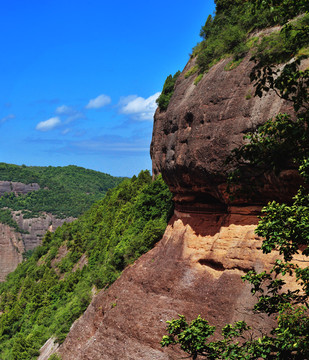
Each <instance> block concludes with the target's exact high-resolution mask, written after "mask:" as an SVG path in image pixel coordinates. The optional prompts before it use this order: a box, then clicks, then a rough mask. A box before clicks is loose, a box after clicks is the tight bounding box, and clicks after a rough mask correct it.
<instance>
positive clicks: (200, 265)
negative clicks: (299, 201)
mask: <svg viewBox="0 0 309 360" xmlns="http://www.w3.org/2000/svg"><path fill="white" fill-rule="evenodd" d="M229 61H230V60H229V59H226V60H222V61H220V62H219V63H217V64H216V65H215V66H213V67H212V68H211V69H210V71H209V72H208V73H207V74H206V75H204V77H203V79H202V80H201V81H200V82H199V83H198V85H197V86H195V85H194V84H193V77H192V76H191V77H188V78H186V77H185V76H184V74H185V73H186V72H187V71H188V70H189V69H190V68H192V67H193V66H194V60H191V61H189V63H188V65H187V66H186V68H185V69H184V71H183V73H182V74H181V75H180V77H179V78H178V80H177V83H176V86H175V92H174V94H173V96H172V98H171V101H170V104H169V106H168V109H167V111H160V110H159V109H158V110H157V111H156V114H155V121H154V129H153V138H152V144H151V156H152V161H153V173H154V174H158V173H161V174H162V176H163V177H164V179H165V181H166V182H167V184H168V185H169V188H170V190H171V191H172V193H173V195H174V201H175V212H174V216H173V217H172V219H171V220H170V223H169V225H168V227H167V229H166V231H165V234H164V236H163V239H162V240H161V241H160V242H159V243H158V244H157V245H156V247H155V248H154V249H153V250H151V251H150V252H148V253H147V254H146V255H143V256H142V257H141V258H140V259H139V260H138V261H137V262H136V263H135V264H134V265H133V266H131V267H128V268H127V269H126V270H125V271H124V273H123V274H122V276H121V277H120V279H118V280H117V281H116V282H115V283H114V284H113V285H112V286H111V287H110V289H109V290H107V291H104V290H103V291H101V292H100V293H99V294H98V295H97V296H95V297H94V299H93V301H92V303H91V304H90V306H89V307H88V309H87V311H86V312H85V314H84V315H83V316H82V317H81V318H80V319H79V320H78V321H76V322H75V323H74V324H73V326H72V328H71V330H70V333H69V335H68V337H67V338H66V340H65V342H64V343H63V345H62V346H61V347H60V349H59V353H60V354H61V355H62V357H63V359H65V360H70V359H93V360H95V359H115V360H116V359H119V356H120V355H121V358H122V359H135V360H136V359H144V360H145V359H149V360H150V359H151V360H153V359H178V358H180V356H183V354H180V352H179V350H178V349H176V348H174V349H172V348H164V349H162V348H161V347H160V344H159V342H160V339H161V338H162V336H163V335H164V334H165V327H166V321H167V320H170V319H172V318H175V317H177V314H184V315H185V316H186V317H187V318H188V319H189V320H191V319H193V318H195V317H197V316H198V315H199V314H200V315H201V316H202V317H204V318H206V319H207V320H208V321H209V322H210V323H211V324H214V325H217V326H219V328H220V326H222V325H224V324H226V323H228V322H233V321H237V320H245V321H247V322H248V324H249V325H251V326H252V328H253V329H254V331H255V332H256V333H259V334H261V332H265V331H267V330H268V329H270V328H271V326H272V324H273V319H272V318H271V317H264V316H262V315H257V314H253V312H252V308H253V305H254V303H255V302H256V299H255V298H254V297H253V296H252V294H251V292H250V285H249V284H247V283H243V282H242V280H241V276H243V275H244V274H246V273H247V272H248V271H249V270H253V269H254V270H256V271H261V270H262V269H269V268H270V267H271V266H272V265H273V263H274V260H275V259H276V258H277V257H278V254H276V253H274V252H273V253H271V254H270V255H264V254H263V253H262V252H261V251H260V247H261V239H260V238H258V237H257V236H256V235H255V233H254V231H255V228H256V225H257V222H258V215H259V214H260V210H261V206H262V205H265V204H266V203H267V201H268V200H270V199H277V200H281V201H286V200H287V199H290V198H291V196H292V195H293V194H294V193H295V191H296V188H297V186H298V184H299V179H298V177H297V176H296V172H295V171H294V169H293V167H292V168H290V169H285V170H284V171H282V172H281V173H280V174H278V175H277V176H275V175H267V176H266V175H265V174H261V175H260V177H259V180H260V181H259V184H260V186H259V188H258V189H257V191H256V193H255V194H253V195H251V194H245V195H243V196H242V198H238V199H236V200H233V201H231V200H229V198H228V196H227V195H226V187H227V182H226V176H227V174H228V172H229V171H230V170H231V169H232V165H231V164H226V162H225V160H226V158H227V157H228V155H230V154H231V151H232V150H233V149H234V148H235V147H237V146H239V145H240V144H242V143H243V141H244V140H243V135H244V134H246V133H247V132H248V131H250V130H253V129H254V128H255V127H256V126H257V125H259V124H262V123H263V122H264V121H266V120H267V119H268V118H270V117H272V116H274V115H275V114H277V113H278V112H279V111H284V110H286V109H287V104H286V103H283V102H282V100H280V99H279V98H278V97H277V96H276V95H275V94H274V93H272V92H269V93H268V94H267V95H266V96H263V97H262V98H258V97H254V96H252V95H253V93H254V89H253V87H252V85H251V83H250V80H249V74H250V72H251V69H252V66H253V64H252V62H250V61H249V56H247V57H246V58H245V59H244V60H243V61H242V62H241V64H240V65H239V66H238V67H237V68H236V69H233V70H231V71H225V67H226V65H227V64H228V62H229ZM299 261H300V262H302V261H304V259H303V258H301V257H300V258H299ZM289 286H290V287H291V289H292V288H293V286H294V285H293V280H291V283H290V284H289Z"/></svg>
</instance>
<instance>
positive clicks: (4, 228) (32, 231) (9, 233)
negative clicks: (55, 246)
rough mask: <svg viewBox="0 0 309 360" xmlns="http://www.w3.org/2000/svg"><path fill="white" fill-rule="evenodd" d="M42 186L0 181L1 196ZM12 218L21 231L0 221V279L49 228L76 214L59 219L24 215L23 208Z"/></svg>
mask: <svg viewBox="0 0 309 360" xmlns="http://www.w3.org/2000/svg"><path fill="white" fill-rule="evenodd" d="M39 189H40V186H39V185H38V184H37V183H31V184H23V183H21V182H14V181H0V196H3V195H4V194H5V193H8V194H10V193H14V194H15V195H20V194H28V193H30V192H32V191H37V190H39ZM11 213H12V219H13V220H14V221H15V222H16V223H17V225H18V227H19V228H20V229H21V230H22V232H21V233H20V232H17V231H15V230H14V229H13V228H11V227H9V226H8V225H5V224H1V223H0V269H1V270H0V282H1V281H5V278H6V276H7V275H8V274H9V273H10V272H12V271H14V270H15V269H16V267H17V265H18V264H19V263H20V262H21V261H22V259H23V256H22V254H23V253H24V252H26V251H28V250H33V249H34V248H35V247H36V246H38V245H40V244H41V242H42V238H43V236H44V235H45V233H46V231H47V230H49V231H55V230H56V228H57V227H58V226H61V225H62V224H63V223H64V222H65V221H66V222H71V221H73V220H74V218H73V217H68V218H65V219H58V218H57V217H56V216H54V215H52V214H48V213H44V214H42V216H38V217H35V218H26V219H25V218H24V215H23V213H22V212H21V211H11Z"/></svg>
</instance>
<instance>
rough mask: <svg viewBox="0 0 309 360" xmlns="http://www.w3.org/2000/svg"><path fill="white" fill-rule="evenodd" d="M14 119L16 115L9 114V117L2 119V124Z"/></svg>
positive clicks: (0, 121)
mask: <svg viewBox="0 0 309 360" xmlns="http://www.w3.org/2000/svg"><path fill="white" fill-rule="evenodd" d="M12 119H15V115H14V114H9V115H7V116H5V117H3V118H2V119H0V123H1V124H2V123H4V122H6V121H8V120H12Z"/></svg>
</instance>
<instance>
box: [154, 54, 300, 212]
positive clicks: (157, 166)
mask: <svg viewBox="0 0 309 360" xmlns="http://www.w3.org/2000/svg"><path fill="white" fill-rule="evenodd" d="M230 60H231V59H225V60H222V61H220V62H219V63H217V64H216V65H214V66H213V67H212V68H211V69H210V71H209V72H208V73H207V74H206V75H204V76H203V78H202V80H201V81H200V82H199V83H198V84H197V85H194V78H195V76H196V75H191V76H189V77H187V78H186V76H185V74H186V72H188V71H189V70H190V69H192V67H194V66H195V60H194V59H193V60H191V61H189V63H188V64H187V66H186V67H185V69H184V71H183V73H182V74H181V75H180V76H179V78H178V80H177V82H176V86H175V92H174V94H173V96H172V98H171V101H170V104H169V106H168V108H167V111H160V109H157V111H156V114H155V120H154V127H153V137H152V143H151V157H152V164H153V173H154V174H158V173H162V176H163V178H164V180H165V181H166V182H167V184H168V185H169V187H170V189H171V191H172V192H173V193H174V195H175V201H176V202H178V203H180V204H181V203H197V202H198V203H210V202H212V203H214V202H218V203H221V204H222V203H223V204H226V203H228V202H230V199H229V197H228V195H227V193H226V186H227V185H226V177H227V174H228V173H229V172H230V171H231V170H233V166H234V165H233V163H232V162H229V163H226V160H227V159H228V157H229V155H231V152H232V150H233V149H235V148H237V147H239V146H240V145H241V144H243V143H244V139H243V138H244V135H245V134H247V133H248V132H250V131H253V130H254V129H256V127H257V126H258V125H260V124H262V123H264V122H265V121H266V120H267V119H269V118H271V117H273V116H275V115H276V114H278V113H279V112H280V111H281V112H285V111H289V112H291V110H292V109H291V105H290V104H288V103H286V102H284V101H283V100H282V99H281V98H280V97H279V96H278V95H277V94H276V93H275V92H274V91H269V92H268V93H267V94H266V95H264V96H263V97H262V98H259V97H257V96H254V92H255V90H254V87H253V85H252V83H251V82H250V73H251V71H252V68H253V66H254V63H253V62H252V61H250V55H248V56H247V57H246V58H245V59H244V60H243V61H242V62H241V63H240V64H239V65H238V67H237V68H236V69H233V70H230V71H228V70H226V69H227V67H228V64H229V62H230ZM250 181H251V179H249V182H250ZM298 185H299V179H298V178H297V176H296V171H295V169H293V167H292V168H290V169H285V171H282V172H281V173H280V174H278V175H277V176H274V174H271V175H269V174H267V175H266V174H265V175H264V174H260V176H259V186H258V188H257V189H256V190H255V191H254V192H251V193H249V192H248V193H247V194H246V195H247V196H244V197H242V198H234V199H233V201H234V202H237V203H248V202H250V203H255V204H262V205H263V204H265V203H267V201H269V200H273V199H276V200H287V199H290V197H291V193H295V191H296V189H297V187H298ZM243 195H244V194H243Z"/></svg>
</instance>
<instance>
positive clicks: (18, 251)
mask: <svg viewBox="0 0 309 360" xmlns="http://www.w3.org/2000/svg"><path fill="white" fill-rule="evenodd" d="M24 250H25V248H24V243H23V241H22V238H21V236H20V234H19V233H16V232H15V231H14V230H13V229H12V228H10V227H9V226H8V225H4V224H1V223H0V281H4V280H5V277H6V275H7V274H9V273H10V272H12V271H13V270H15V269H16V267H17V265H18V264H19V263H20V262H21V261H22V259H23V258H22V253H23V252H24Z"/></svg>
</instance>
